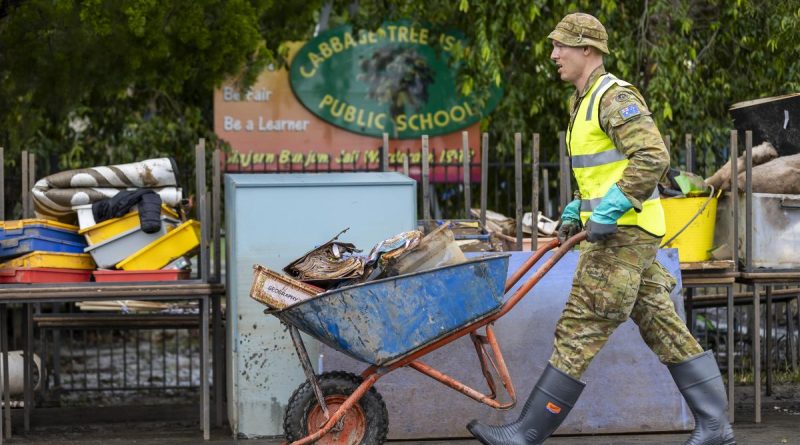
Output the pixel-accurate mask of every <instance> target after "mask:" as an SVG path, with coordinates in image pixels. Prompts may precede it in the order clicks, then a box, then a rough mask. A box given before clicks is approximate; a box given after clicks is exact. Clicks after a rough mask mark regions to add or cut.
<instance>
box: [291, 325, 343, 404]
mask: <svg viewBox="0 0 800 445" xmlns="http://www.w3.org/2000/svg"><path fill="white" fill-rule="evenodd" d="M281 322H282V323H283V324H284V325H285V326H286V327H287V328H289V334H290V335H291V336H292V343H293V344H294V349H295V351H297V357H298V358H299V359H300V365H301V366H302V367H303V372H304V373H305V375H306V380H308V384H309V385H311V389H312V390H313V391H314V397H316V398H317V403H319V407H320V408H322V412H323V413H324V414H325V418H326V419H330V418H331V415H330V413H329V412H328V405H327V404H326V403H325V397H324V396H323V395H322V389H320V387H319V382H318V381H317V376H316V375H315V374H314V368H312V367H311V360H310V359H309V358H308V351H306V345H305V343H303V338H302V337H300V331H298V330H297V328H296V327H294V326H292V325H291V324H289V323H286V322H284V321H281Z"/></svg>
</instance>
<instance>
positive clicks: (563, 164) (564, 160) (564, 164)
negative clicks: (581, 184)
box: [557, 131, 572, 213]
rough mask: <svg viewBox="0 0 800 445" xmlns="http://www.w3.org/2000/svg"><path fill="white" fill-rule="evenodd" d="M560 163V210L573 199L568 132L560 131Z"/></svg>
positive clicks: (559, 211)
mask: <svg viewBox="0 0 800 445" xmlns="http://www.w3.org/2000/svg"><path fill="white" fill-rule="evenodd" d="M558 165H559V173H558V178H559V184H560V186H559V188H558V205H559V207H558V212H557V213H561V212H563V211H564V208H565V207H566V206H567V203H568V202H569V201H570V199H572V196H571V195H572V193H570V191H569V188H570V176H569V175H570V173H569V158H568V157H567V135H566V132H563V131H559V132H558Z"/></svg>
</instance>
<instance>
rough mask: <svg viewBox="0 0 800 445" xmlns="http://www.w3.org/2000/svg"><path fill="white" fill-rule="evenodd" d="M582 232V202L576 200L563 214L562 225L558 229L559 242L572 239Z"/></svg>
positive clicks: (565, 208)
mask: <svg viewBox="0 0 800 445" xmlns="http://www.w3.org/2000/svg"><path fill="white" fill-rule="evenodd" d="M580 231H581V200H580V199H576V200H574V201H572V202H570V203H569V204H567V206H566V207H564V212H562V213H561V223H560V224H559V227H558V240H559V241H561V242H562V243H563V242H564V241H566V240H567V239H568V238H572V237H573V236H575V235H577V234H578V232H580Z"/></svg>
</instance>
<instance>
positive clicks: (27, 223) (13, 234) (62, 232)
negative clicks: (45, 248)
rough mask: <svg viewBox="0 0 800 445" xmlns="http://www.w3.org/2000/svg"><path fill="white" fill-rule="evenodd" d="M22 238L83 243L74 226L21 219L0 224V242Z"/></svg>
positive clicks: (81, 236) (41, 220)
mask: <svg viewBox="0 0 800 445" xmlns="http://www.w3.org/2000/svg"><path fill="white" fill-rule="evenodd" d="M23 237H37V238H48V239H54V240H63V241H69V242H73V243H83V242H84V238H83V235H81V234H79V233H78V227H76V226H69V225H67V224H61V223H57V222H49V221H47V220H43V219H23V220H21V221H5V222H3V223H0V241H4V240H8V239H13V238H23Z"/></svg>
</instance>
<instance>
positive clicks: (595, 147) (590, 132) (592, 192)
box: [567, 74, 666, 236]
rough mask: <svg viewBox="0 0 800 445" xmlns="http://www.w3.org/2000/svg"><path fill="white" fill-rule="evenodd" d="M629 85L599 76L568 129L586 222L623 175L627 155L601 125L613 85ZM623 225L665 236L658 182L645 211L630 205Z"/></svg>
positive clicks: (573, 165)
mask: <svg viewBox="0 0 800 445" xmlns="http://www.w3.org/2000/svg"><path fill="white" fill-rule="evenodd" d="M614 84H616V85H620V86H623V87H630V86H631V84H629V83H627V82H625V81H622V80H619V79H617V78H616V77H614V76H613V75H611V74H604V75H603V76H600V77H599V78H598V79H597V80H596V81H595V83H594V85H592V87H591V88H590V89H589V91H587V92H586V95H585V96H584V97H583V99H582V100H581V102H580V106H579V108H578V113H577V115H575V119H574V121H573V122H572V125H570V128H568V129H567V147H568V148H569V152H570V157H571V161H572V172H573V173H574V174H575V179H576V180H577V182H578V189H579V190H580V193H581V220H582V221H583V223H584V224H586V221H587V220H588V219H589V216H591V214H592V211H593V210H594V209H595V208H596V207H597V205H599V204H600V201H602V200H603V197H604V196H605V195H606V193H607V192H608V189H609V188H611V186H612V185H614V184H615V183H617V181H619V180H620V178H622V172H623V171H624V170H625V167H627V166H628V158H627V157H626V156H625V155H624V154H623V153H622V152H620V151H619V150H617V148H616V147H615V146H614V142H613V141H612V140H611V138H610V137H608V135H607V134H606V133H605V132H604V131H603V129H602V128H601V127H600V102H601V98H602V97H603V94H604V93H605V92H606V91H608V89H609V88H611V86H612V85H614ZM617 225H620V226H639V227H641V228H642V229H644V230H646V231H647V232H649V233H651V234H652V235H655V236H664V234H665V233H666V225H665V223H664V209H663V208H662V207H661V200H660V199H659V194H658V186H657V185H654V189H653V192H652V193H651V195H650V197H649V198H648V199H647V200H645V201H644V202H642V211H641V212H639V213H636V211H635V210H633V209H631V210H629V211H627V212H625V214H623V215H622V217H620V219H619V220H618V221H617Z"/></svg>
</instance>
